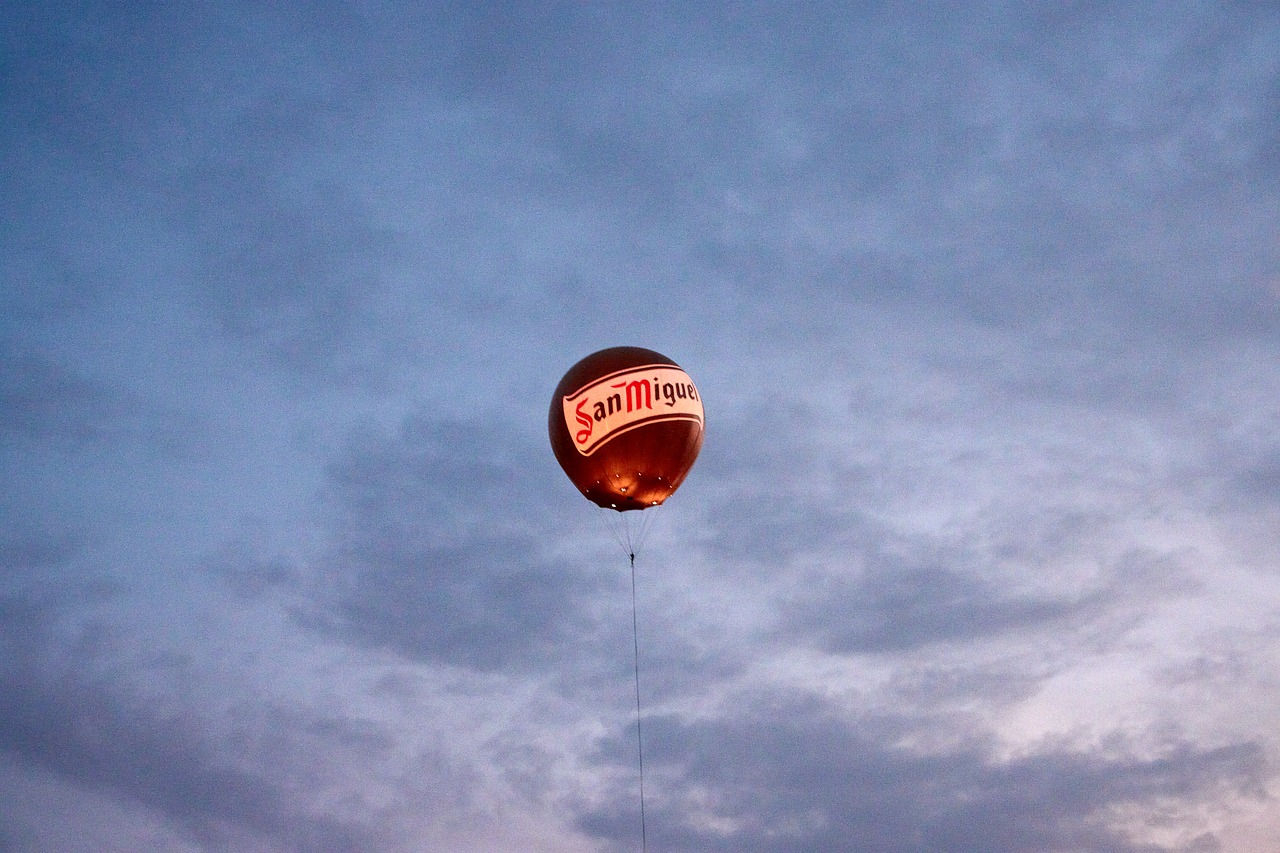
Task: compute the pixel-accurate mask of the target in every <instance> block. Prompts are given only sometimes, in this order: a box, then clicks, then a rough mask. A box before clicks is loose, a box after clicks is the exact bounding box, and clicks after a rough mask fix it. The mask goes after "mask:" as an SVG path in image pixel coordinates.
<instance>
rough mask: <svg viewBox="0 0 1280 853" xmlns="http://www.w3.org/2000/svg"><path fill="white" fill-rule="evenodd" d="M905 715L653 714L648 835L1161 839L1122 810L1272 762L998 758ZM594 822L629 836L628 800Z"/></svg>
mask: <svg viewBox="0 0 1280 853" xmlns="http://www.w3.org/2000/svg"><path fill="white" fill-rule="evenodd" d="M897 725H898V724H897V723H890V725H889V728H886V726H885V724H884V723H876V722H863V723H860V722H856V721H851V720H848V719H846V718H842V717H841V716H840V715H839V714H837V713H836V712H834V711H833V710H832V709H829V708H824V707H823V706H821V705H820V704H817V703H815V702H807V703H805V702H797V701H795V700H794V699H784V698H781V697H758V698H757V700H755V701H748V702H747V703H746V704H745V705H744V706H743V707H741V708H740V709H739V710H737V711H735V712H732V713H730V714H728V715H726V716H723V717H717V718H710V719H704V720H699V721H690V722H684V721H680V720H678V719H676V718H673V717H658V718H651V719H649V720H647V725H646V734H647V735H648V737H647V740H646V767H647V768H652V772H651V774H650V779H651V780H653V781H651V782H650V784H649V786H648V792H649V807H648V816H649V820H648V831H649V837H650V839H651V840H652V842H653V843H654V845H655V847H660V848H661V849H665V850H726V851H728V850H733V851H782V850H800V849H803V850H878V851H926V850H991V851H1011V852H1012V851H1019V853H1028V851H1046V853H1047V851H1053V850H1063V849H1071V850H1099V851H1102V850H1106V851H1114V853H1121V851H1135V853H1136V851H1138V850H1146V851H1155V850H1164V849H1166V848H1163V847H1159V846H1156V847H1151V846H1147V845H1143V844H1139V843H1134V842H1131V841H1129V840H1128V839H1127V838H1126V837H1125V835H1124V833H1123V832H1122V831H1121V830H1119V829H1116V828H1113V827H1112V826H1111V825H1110V823H1109V814H1108V812H1109V810H1110V809H1112V808H1114V807H1118V806H1128V807H1134V808H1137V809H1139V810H1141V809H1144V808H1150V809H1163V808H1164V807H1165V806H1166V805H1167V804H1168V803H1170V802H1175V803H1176V802H1179V801H1192V800H1194V799H1195V798H1197V797H1201V796H1204V795H1206V794H1207V793H1208V792H1214V791H1226V792H1233V793H1238V794H1244V795H1256V794H1257V793H1258V792H1259V791H1260V790H1261V789H1260V787H1259V783H1260V780H1261V778H1262V773H1263V770H1264V766H1265V765H1264V762H1263V757H1262V753H1261V750H1260V749H1259V748H1258V747H1257V746H1255V745H1253V744H1249V743H1239V744H1233V745H1229V746H1224V747H1219V748H1197V747H1194V746H1191V745H1188V744H1180V743H1173V744H1170V745H1169V746H1168V747H1167V748H1166V749H1165V750H1164V751H1163V752H1162V754H1160V755H1158V756H1156V757H1141V756H1138V755H1124V754H1119V755H1117V754H1114V753H1112V754H1106V755H1103V754H1092V753H1089V752H1083V751H1070V750H1055V749H1050V750H1047V751H1040V752H1035V753H1032V754H1030V755H1027V756H1024V757H1021V758H1015V759H1009V760H999V759H996V758H994V757H993V756H991V755H990V754H988V752H987V751H986V749H985V748H983V747H982V746H981V745H975V746H971V747H962V748H960V749H958V750H956V751H952V752H947V753H942V754H933V755H926V754H920V753H917V752H913V751H911V750H909V749H906V748H902V747H898V746H895V745H894V739H895V737H894V734H893V731H892V729H893V728H896V727H897ZM626 801H627V798H626V797H625V796H623V795H621V794H620V795H619V798H618V799H617V800H615V802H616V803H621V802H626ZM582 824H583V826H584V827H585V828H586V829H588V830H589V831H592V832H594V833H596V834H598V835H601V836H603V837H605V838H609V839H611V840H613V841H615V842H617V843H619V844H622V843H624V842H625V840H626V839H628V838H631V837H634V834H635V832H636V831H637V827H636V825H635V819H634V817H633V816H632V815H630V814H627V813H626V812H624V811H623V810H621V808H620V809H619V811H613V812H609V811H593V812H589V813H586V814H584V815H583V818H582ZM1210 841H1211V837H1205V838H1202V839H1201V843H1209V842H1210Z"/></svg>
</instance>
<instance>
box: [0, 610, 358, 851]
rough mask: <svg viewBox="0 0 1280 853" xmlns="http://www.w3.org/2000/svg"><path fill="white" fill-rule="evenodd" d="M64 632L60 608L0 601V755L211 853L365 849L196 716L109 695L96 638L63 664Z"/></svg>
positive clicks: (112, 689) (118, 693)
mask: <svg viewBox="0 0 1280 853" xmlns="http://www.w3.org/2000/svg"><path fill="white" fill-rule="evenodd" d="M58 622H59V614H58V611H57V609H55V608H54V607H51V606H50V605H37V604H33V603H31V602H28V601H25V600H22V599H18V598H12V597H6V598H4V599H3V600H0V628H2V631H3V632H2V633H0V648H3V652H4V655H3V663H0V719H3V721H4V725H3V726H0V751H3V752H5V753H7V754H8V755H9V756H10V757H11V758H12V759H14V760H16V761H18V762H21V763H22V764H24V765H27V766H29V767H32V768H39V769H42V770H45V771H49V772H51V773H53V774H55V775H57V776H58V777H60V778H61V779H63V780H64V781H66V782H68V783H70V784H73V785H76V786H82V787H84V788H87V789H89V790H93V791H101V792H109V793H110V794H111V795H112V796H114V797H118V798H121V799H122V800H124V801H127V802H132V803H137V804H139V805H141V806H143V807H145V808H147V809H150V810H154V811H155V812H157V813H159V814H161V815H163V816H164V817H165V819H166V820H168V821H170V822H171V823H172V824H173V825H175V826H177V827H180V828H181V830H182V831H183V832H184V834H186V835H187V836H188V837H189V838H190V839H192V841H193V842H194V843H197V844H200V845H202V846H206V847H213V848H224V847H228V846H229V847H232V848H234V847H238V846H241V845H242V844H244V843H246V842H248V841H250V840H251V839H258V840H262V841H266V842H267V843H268V844H271V845H278V846H279V847H280V848H282V849H290V850H317V851H319V850H325V851H328V850H359V849H364V846H363V844H362V843H361V841H360V835H359V832H358V831H357V830H356V829H354V828H352V827H350V826H347V825H344V824H342V823H340V822H336V821H332V820H329V819H326V818H322V817H314V816H310V815H308V814H306V813H304V812H302V811H301V810H299V809H298V808H296V807H295V806H294V805H292V804H291V803H290V801H289V794H288V792H287V791H286V789H285V788H284V787H283V786H282V785H281V784H280V782H279V780H276V779H271V778H268V777H266V776H262V775H259V774H257V773H254V772H249V771H246V770H243V769H240V767H239V766H238V761H237V758H238V756H236V755H234V754H226V753H220V749H221V747H222V746H224V745H222V744H219V743H217V742H216V741H215V740H213V739H211V738H210V737H209V736H208V735H207V733H206V730H205V726H204V723H203V721H201V720H199V719H198V718H197V717H196V716H195V715H194V713H191V714H190V716H188V714H187V713H179V714H176V715H166V714H163V713H161V712H159V711H157V710H153V709H151V708H149V707H148V706H147V705H146V704H145V703H144V702H142V701H141V699H140V698H135V697H131V696H129V695H128V693H127V692H126V691H125V689H124V688H123V687H121V686H118V685H115V686H113V685H111V684H109V682H108V681H107V679H106V678H105V677H104V676H103V675H102V674H99V673H97V672H96V671H95V670H96V667H95V660H94V658H95V656H96V654H98V653H99V652H100V649H101V647H100V645H98V644H97V643H95V642H93V641H92V639H91V638H90V637H84V638H83V639H84V642H85V643H86V645H85V647H84V648H80V649H76V648H74V644H73V648H72V650H71V652H72V653H71V654H65V655H60V654H59V652H58V647H59V645H62V644H64V643H65V638H64V639H58V638H57V637H58V635H59V634H62V633H63V631H64V627H63V626H59V624H58ZM95 647H96V648H98V649H99V652H94V651H91V650H92V649H94V648H95ZM86 652H87V654H86ZM26 817H27V818H28V819H30V818H31V817H32V815H30V814H28V815H26Z"/></svg>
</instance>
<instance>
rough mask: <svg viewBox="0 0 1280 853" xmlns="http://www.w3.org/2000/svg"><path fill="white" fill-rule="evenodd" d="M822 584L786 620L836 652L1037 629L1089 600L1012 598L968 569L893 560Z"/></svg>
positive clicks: (900, 647) (876, 650)
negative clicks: (854, 576) (843, 578)
mask: <svg viewBox="0 0 1280 853" xmlns="http://www.w3.org/2000/svg"><path fill="white" fill-rule="evenodd" d="M876 562H880V561H876ZM815 586H816V587H817V588H816V589H814V590H811V592H812V594H813V600H808V601H803V602H794V603H793V604H792V605H791V606H790V607H788V608H786V609H785V610H784V615H783V617H782V621H783V622H784V623H785V624H786V625H787V626H788V630H789V631H793V632H794V631H800V630H802V631H803V632H804V635H806V636H813V637H819V638H821V640H820V643H821V646H822V647H823V648H824V649H825V650H826V651H829V652H833V653H837V654H849V653H859V654H873V653H884V652H896V651H903V650H907V649H914V648H919V647H921V646H925V645H928V644H931V643H941V642H964V641H972V640H975V639H980V638H983V637H990V636H993V635H997V634H1000V635H1004V634H1008V633H1010V632H1014V631H1018V630H1028V629H1035V628H1039V627H1042V626H1045V625H1048V624H1053V623H1057V622H1061V621H1062V620H1064V619H1066V618H1067V617H1069V616H1071V615H1073V614H1078V613H1080V611H1081V610H1082V609H1084V608H1086V607H1087V606H1088V603H1089V602H1088V600H1087V599H1086V600H1085V601H1072V600H1056V599H1034V598H1011V597H1009V596H1007V595H1004V594H1002V593H1000V591H999V590H998V588H997V587H996V586H995V585H994V584H991V583H988V582H984V581H982V580H979V579H976V578H974V577H971V576H969V575H966V574H964V573H963V572H957V571H952V570H949V569H946V568H944V567H942V566H939V565H930V564H922V565H917V566H910V565H902V564H898V563H895V561H893V560H885V561H883V563H882V564H881V565H878V566H875V567H874V568H871V569H870V570H869V571H866V572H865V573H859V575H858V576H857V577H856V579H851V580H848V581H844V582H840V581H835V582H828V583H826V584H821V583H820V584H817V585H815Z"/></svg>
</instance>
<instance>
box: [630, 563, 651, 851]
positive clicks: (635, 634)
mask: <svg viewBox="0 0 1280 853" xmlns="http://www.w3.org/2000/svg"><path fill="white" fill-rule="evenodd" d="M629 556H630V557H631V643H632V649H633V651H634V652H635V664H636V666H635V673H636V752H637V753H638V754H639V756H640V849H641V850H644V851H648V849H649V839H648V836H647V835H646V833H645V824H644V736H643V734H642V733H641V729H640V628H639V620H638V619H637V618H636V554H635V551H632V552H631V553H630V554H629Z"/></svg>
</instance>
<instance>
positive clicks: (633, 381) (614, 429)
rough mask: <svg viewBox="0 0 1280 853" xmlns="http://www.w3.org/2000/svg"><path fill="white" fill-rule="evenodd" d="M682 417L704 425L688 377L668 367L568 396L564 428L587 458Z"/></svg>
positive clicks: (621, 376)
mask: <svg viewBox="0 0 1280 853" xmlns="http://www.w3.org/2000/svg"><path fill="white" fill-rule="evenodd" d="M679 419H687V420H691V421H694V422H696V423H697V424H698V426H699V427H701V426H702V400H701V399H700V398H699V397H698V389H697V388H695V387H694V385H693V380H691V379H690V378H689V375H688V374H687V373H685V372H684V371H683V370H681V369H680V368H678V367H670V366H668V365H664V364H650V365H645V366H643V367H640V368H637V369H635V370H624V371H620V372H618V373H615V374H612V375H610V376H606V377H604V378H602V379H600V380H598V381H596V382H594V383H592V384H591V385H588V386H587V387H586V388H583V389H582V390H581V391H579V392H577V393H576V394H571V395H570V396H568V397H565V398H564V422H565V426H566V427H568V429H569V430H570V431H571V432H573V441H574V448H575V449H576V450H577V451H578V452H579V453H581V454H582V455H583V456H590V455H591V454H592V452H593V451H595V449H596V448H598V447H599V446H600V445H602V444H604V443H605V442H606V441H608V440H609V439H610V438H612V437H613V436H615V435H618V434H620V433H623V432H626V431H627V430H632V429H637V428H639V427H642V426H644V425H645V424H648V423H653V422H655V421H662V420H679Z"/></svg>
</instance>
